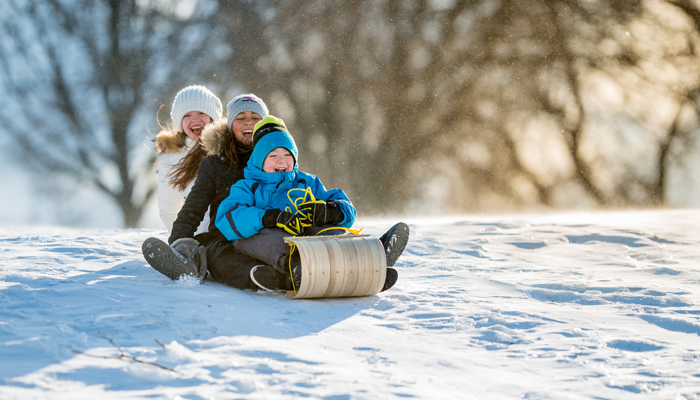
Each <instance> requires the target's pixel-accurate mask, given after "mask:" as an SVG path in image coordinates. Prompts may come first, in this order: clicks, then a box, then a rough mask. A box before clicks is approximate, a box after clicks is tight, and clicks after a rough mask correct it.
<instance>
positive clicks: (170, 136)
mask: <svg viewBox="0 0 700 400" xmlns="http://www.w3.org/2000/svg"><path fill="white" fill-rule="evenodd" d="M195 144H196V142H195V141H194V140H192V139H190V138H189V137H187V138H186V139H185V143H182V139H181V138H178V137H177V132H167V131H164V132H161V133H159V134H158V135H157V136H156V148H157V149H158V150H159V151H160V152H161V156H160V160H159V161H158V166H157V171H158V211H159V213H160V220H161V221H163V225H165V227H166V228H167V229H168V234H170V232H171V231H172V229H173V223H174V222H175V220H176V219H177V214H178V213H179V212H180V209H181V208H182V206H183V204H185V200H186V199H187V195H188V194H189V193H190V190H192V186H194V181H195V180H194V179H193V180H192V182H190V183H189V184H188V185H187V187H186V188H185V190H179V189H176V188H175V187H173V186H171V185H170V177H169V176H168V175H169V174H170V172H171V171H172V170H173V168H174V167H175V165H176V164H177V163H178V162H180V160H181V159H182V158H183V157H185V156H186V155H187V153H188V152H189V151H190V150H191V149H192V147H194V146H195ZM208 227H209V213H208V212H207V214H205V215H204V219H203V220H202V222H201V223H200V224H199V228H197V231H196V232H195V234H199V233H203V232H207V229H208Z"/></svg>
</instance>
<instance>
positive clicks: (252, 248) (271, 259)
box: [233, 225, 349, 275]
mask: <svg viewBox="0 0 700 400" xmlns="http://www.w3.org/2000/svg"><path fill="white" fill-rule="evenodd" d="M332 227H334V226H333V225H324V226H311V227H308V228H306V229H305V230H304V233H305V234H304V236H316V235H318V236H337V235H347V234H349V233H348V232H347V231H346V230H345V229H329V230H327V231H325V232H321V233H319V232H320V231H322V230H324V229H328V228H332ZM289 236H291V235H290V234H289V233H287V232H285V231H283V230H282V229H277V228H263V229H261V230H260V231H259V232H258V233H256V234H255V235H253V236H251V237H249V238H245V239H237V240H236V241H235V242H234V244H233V247H234V249H236V252H237V253H240V254H241V255H247V256H250V257H252V258H255V259H258V260H260V261H263V262H264V263H265V264H268V265H271V266H273V267H274V268H275V269H276V270H277V271H279V272H280V273H282V274H285V275H286V274H287V273H288V268H289V267H288V265H287V264H288V262H289V253H290V246H289V243H285V242H284V238H286V237H289Z"/></svg>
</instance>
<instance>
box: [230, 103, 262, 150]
mask: <svg viewBox="0 0 700 400" xmlns="http://www.w3.org/2000/svg"><path fill="white" fill-rule="evenodd" d="M260 120H262V118H261V117H260V115H258V114H256V113H254V112H252V111H243V112H241V113H238V115H236V118H234V119H233V122H231V131H233V136H234V137H235V138H236V140H238V141H239V142H241V143H243V144H244V145H246V146H250V145H251V144H253V128H255V124H257V123H258V122H260Z"/></svg>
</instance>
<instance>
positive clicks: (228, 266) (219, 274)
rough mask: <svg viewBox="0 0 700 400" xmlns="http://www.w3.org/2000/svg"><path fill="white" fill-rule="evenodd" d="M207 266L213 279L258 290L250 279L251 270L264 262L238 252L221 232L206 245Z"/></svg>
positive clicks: (237, 286)
mask: <svg viewBox="0 0 700 400" xmlns="http://www.w3.org/2000/svg"><path fill="white" fill-rule="evenodd" d="M206 249H207V267H208V270H209V276H210V278H211V280H212V281H214V282H217V283H221V284H224V285H227V286H231V287H234V288H236V289H242V290H246V289H249V290H258V287H257V286H256V285H255V284H253V282H252V281H251V280H250V270H251V269H253V267H255V266H256V265H260V264H263V262H261V261H260V260H256V259H254V258H252V257H250V256H247V255H245V254H241V253H237V252H236V251H235V250H234V249H233V245H232V244H231V242H230V241H228V240H227V239H226V238H225V237H224V236H223V235H221V234H219V235H218V236H217V237H216V238H214V239H213V240H211V241H210V242H209V243H207V245H206Z"/></svg>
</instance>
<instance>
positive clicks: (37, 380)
mask: <svg viewBox="0 0 700 400" xmlns="http://www.w3.org/2000/svg"><path fill="white" fill-rule="evenodd" d="M405 221H406V222H407V223H408V224H409V226H410V228H411V238H410V240H409V244H408V246H407V248H406V251H405V252H404V254H403V256H402V257H401V258H400V259H399V262H398V263H397V265H396V268H397V270H398V271H399V280H398V282H397V284H396V286H394V287H393V288H391V289H390V290H388V291H386V292H383V293H379V294H377V295H374V296H369V297H356V298H342V299H315V300H290V299H288V298H286V297H284V296H283V295H281V294H276V293H259V292H249V291H241V290H237V289H233V288H230V287H227V286H223V285H220V284H216V283H212V282H206V281H205V282H204V283H199V282H197V281H194V280H181V281H171V280H169V279H168V278H166V277H165V276H163V275H161V274H159V273H158V272H157V271H155V270H153V269H152V268H150V267H149V266H148V264H147V263H146V262H145V261H144V259H143V257H142V255H141V251H140V246H141V243H142V241H143V240H144V239H146V238H147V237H150V236H156V237H160V238H162V239H164V238H165V237H166V236H167V235H166V232H165V230H164V229H162V228H156V229H132V230H120V229H70V228H62V227H47V226H44V227H39V226H29V225H27V226H14V227H6V226H2V227H0V398H2V399H45V398H51V399H95V398H100V399H127V398H128V399H242V398H244V399H271V398H274V399H291V398H298V397H304V398H310V399H334V400H340V399H405V398H414V399H435V398H454V399H456V398H459V399H637V398H639V399H645V400H647V399H677V400H682V399H700V339H699V338H698V336H699V335H700V307H699V306H698V304H700V292H699V291H698V283H700V239H698V236H697V227H698V226H700V210H657V211H629V212H616V213H558V214H548V215H535V214H532V215H525V214H520V215H498V216H470V215H464V216H461V217H459V218H451V219H447V218H445V219H437V218H436V219H407V220H405ZM395 222H396V221H394V220H377V219H359V220H358V221H357V223H356V224H355V228H364V230H363V233H366V234H370V235H373V236H379V235H381V234H382V233H383V232H384V231H385V230H386V229H388V228H389V227H390V226H391V225H393V223H395Z"/></svg>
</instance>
